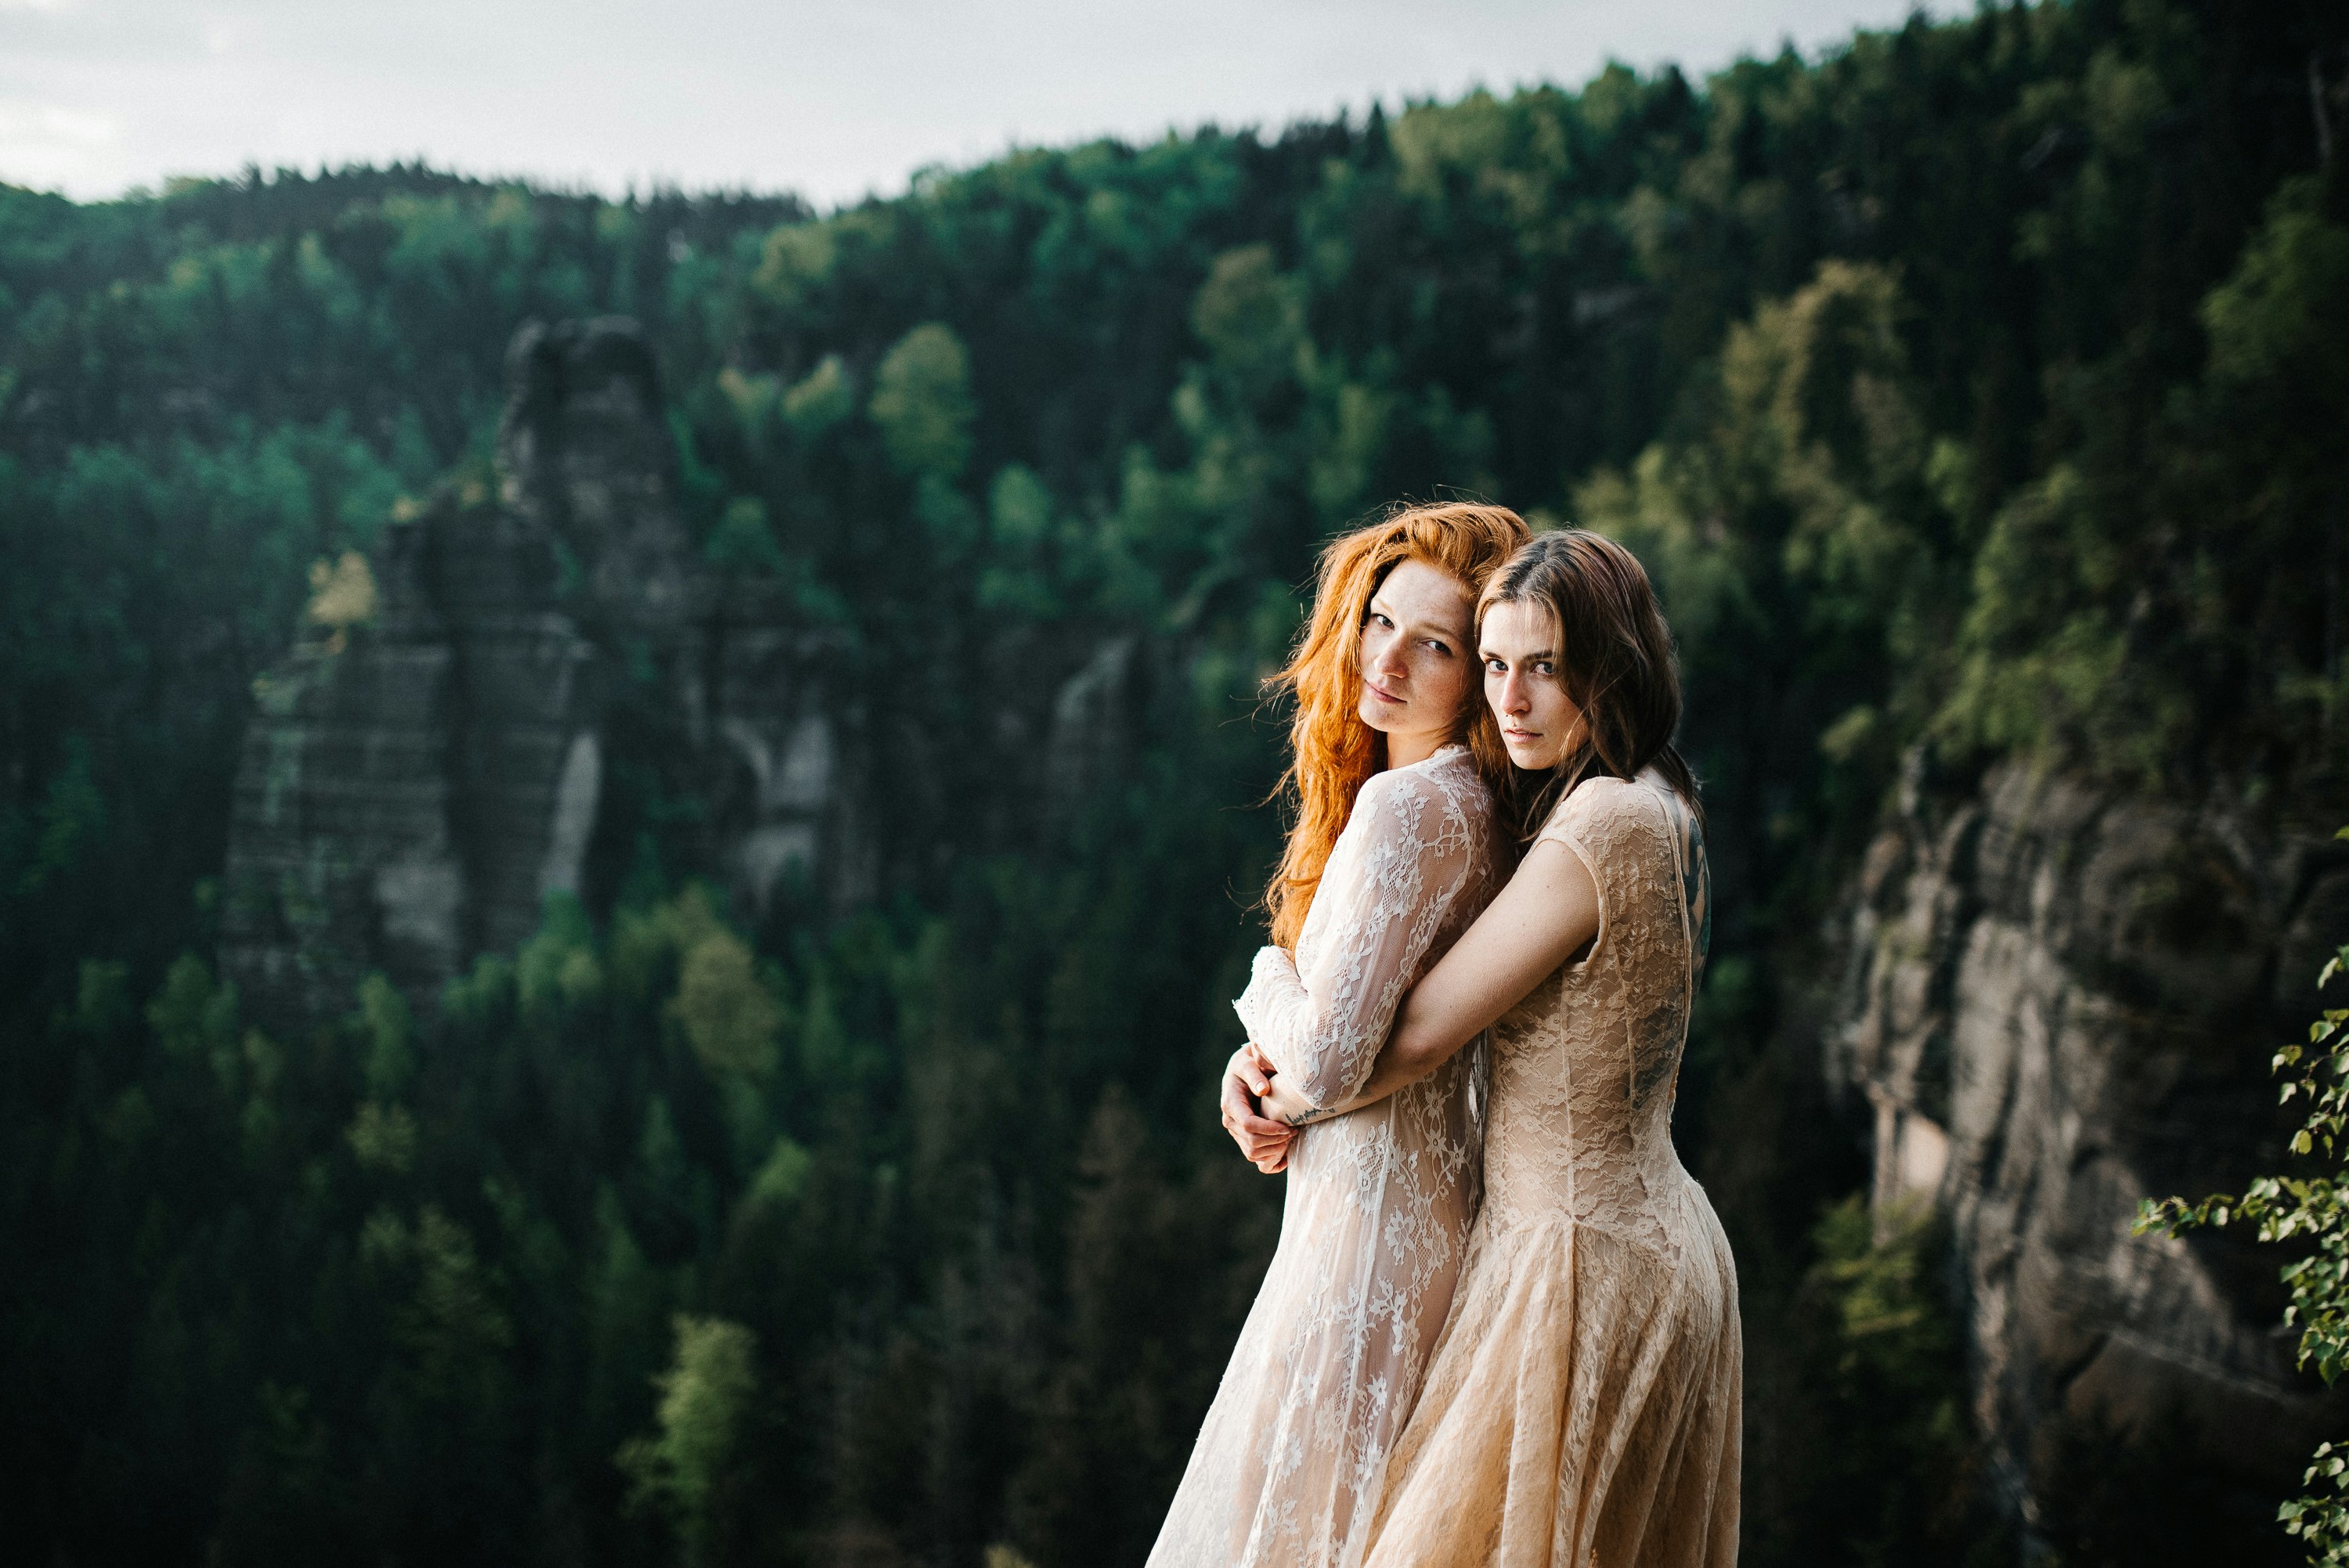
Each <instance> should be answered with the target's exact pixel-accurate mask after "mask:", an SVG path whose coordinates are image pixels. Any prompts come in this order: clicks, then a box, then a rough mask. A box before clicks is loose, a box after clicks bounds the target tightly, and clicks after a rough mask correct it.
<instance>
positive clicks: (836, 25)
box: [0, 0, 1970, 205]
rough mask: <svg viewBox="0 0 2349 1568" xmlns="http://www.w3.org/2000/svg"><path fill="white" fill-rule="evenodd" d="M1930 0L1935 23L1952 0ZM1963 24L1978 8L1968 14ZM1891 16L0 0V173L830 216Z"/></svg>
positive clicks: (1792, 2) (96, 193) (1797, 8)
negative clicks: (312, 185) (1116, 144)
mask: <svg viewBox="0 0 2349 1568" xmlns="http://www.w3.org/2000/svg"><path fill="white" fill-rule="evenodd" d="M1956 8H1958V7H1954V6H1952V5H1950V4H1947V3H1946V0H1944V3H1941V4H1939V5H1936V6H1934V7H1933V9H1935V10H1936V11H1937V12H1938V13H1939V14H1943V15H1946V14H1949V13H1950V12H1951V10H1952V9H1956ZM1966 8H1970V6H1968V7H1966ZM1910 9H1911V5H1910V4H1909V0H1551V3H1550V4H1537V3H1534V0H1183V3H1169V0H1149V3H1142V0H1092V3H1091V4H1081V3H1077V0H959V3H947V0H837V3H834V4H829V5H808V4H803V3H802V0H764V3H761V0H657V3H655V0H222V3H220V4H209V3H206V0H0V181H7V182H9V183H12V184H17V185H30V186H35V187H37V188H41V189H45V190H61V191H66V192H67V193H68V194H71V195H74V196H77V197H83V198H90V197H101V196H111V195H115V194H118V193H119V192H120V191H124V190H126V189H128V188H129V187H131V186H137V185H148V186H153V185H158V184H160V182H161V181H162V180H163V178H164V177H165V176H167V175H171V174H226V173H233V172H235V171H236V170H239V169H241V168H243V166H244V165H245V164H246V163H248V162H253V163H258V164H260V165H261V166H262V167H263V168H264V169H267V168H274V167H277V166H280V165H290V166H293V167H296V168H301V169H305V170H315V169H317V168H318V167H319V166H321V165H322V164H324V165H330V166H331V165H337V164H341V163H344V162H348V161H355V160H374V161H386V160H392V159H405V158H415V157H418V156H421V157H424V158H426V159H429V160H431V161H432V162H433V163H435V164H438V165H441V166H444V167H450V168H454V169H458V170H464V171H467V172H470V173H477V174H487V175H505V174H523V175H530V176H533V177H535V178H538V179H541V180H547V181H557V182H562V183H566V184H573V185H581V184H585V185H592V186H594V187H596V188H597V189H600V190H604V191H613V192H617V191H621V190H624V189H626V187H627V186H629V185H630V184H631V183H634V184H636V185H638V186H644V185H648V184H651V183H653V182H655V181H662V182H668V183H675V184H681V185H684V186H687V187H688V188H702V187H709V186H750V187H753V188H756V189H760V190H764V191H775V190H792V191H799V192H801V193H802V195H805V196H807V197H809V198H811V199H812V200H813V201H817V202H819V203H821V204H825V205H829V204H832V203H835V202H840V201H853V200H854V199H855V198H857V197H859V196H861V195H863V194H864V193H865V192H867V191H881V192H884V193H887V192H891V191H899V190H902V189H904V187H905V178H906V176H907V175H908V174H909V173H910V172H911V171H912V170H915V169H916V168H919V167H921V166H922V165H925V164H929V163H947V164H952V165H964V164H969V163H975V162H978V161H980V160H984V159H987V158H988V157H991V156H993V155H994V154H996V153H998V152H1000V151H1002V150H1004V149H1005V148H1006V147H1009V146H1011V145H1014V144H1019V145H1030V146H1033V145H1057V144H1061V143H1066V142H1071V141H1075V140H1079V139H1085V138H1088V137H1092V136H1097V135H1102V134H1105V133H1106V134H1113V135H1118V136H1122V137H1125V138H1127V139H1149V138H1154V137H1156V136H1158V135H1160V134H1162V133H1164V131H1165V130H1166V129H1168V128H1169V127H1181V128H1189V127H1192V126H1196V125H1199V124H1201V123H1204V122H1206V121H1210V120H1213V121H1216V122H1217V123H1220V124H1222V125H1225V126H1226V127H1232V126H1239V125H1261V126H1266V127H1273V128H1277V127H1278V126H1280V125H1282V124H1285V123H1286V122H1288V121H1289V120H1292V119H1299V118H1302V117H1309V116H1311V117H1321V116H1327V115H1330V114H1332V113H1334V112H1335V111H1337V110H1338V109H1340V108H1350V109H1352V110H1354V111H1355V112H1357V113H1360V112H1361V111H1362V110H1364V109H1366V108H1368V106H1369V105H1370V103H1371V101H1372V100H1373V99H1379V100H1383V101H1384V102H1386V103H1387V104H1389V105H1390V106H1392V105H1393V104H1396V103H1398V102H1400V101H1402V99H1403V98H1421V97H1426V96H1429V95H1436V96H1440V97H1445V98H1449V97H1453V96H1455V95H1457V94H1459V93H1461V92H1463V91H1464V90H1466V89H1467V88H1471V87H1474V86H1477V85H1480V84H1481V85H1484V86H1486V87H1490V88H1495V89H1506V88H1510V87H1513V86H1516V85H1518V84H1520V83H1528V82H1535V81H1545V80H1547V81H1554V82H1559V83H1564V84H1574V83H1578V82H1581V81H1582V80H1584V79H1586V78H1587V77H1589V76H1590V75H1591V74H1592V73H1593V72H1594V71H1596V70H1597V69H1598V68H1599V67H1600V66H1601V65H1602V64H1604V63H1605V62H1606V61H1607V60H1608V59H1609V58H1615V59H1620V60H1624V61H1627V62H1629V63H1630V64H1633V65H1637V66H1640V67H1652V66H1655V65H1657V64H1659V63H1661V62H1662V61H1665V60H1677V61H1679V62H1680V63H1681V64H1682V67H1684V68H1688V69H1691V70H1694V71H1700V72H1701V71H1704V70H1710V69H1712V68H1714V67H1719V66H1721V65H1723V64H1726V63H1727V62H1728V61H1730V60H1732V59H1733V58H1735V57H1737V56H1738V55H1739V54H1741V53H1774V52H1775V50H1776V49H1777V47H1778V46H1779V44H1780V42H1781V41H1782V40H1785V39H1789V38H1791V39H1792V40H1793V41H1794V42H1795V44H1796V45H1797V46H1801V47H1803V48H1804V49H1805V50H1806V52H1810V51H1812V50H1815V49H1816V48H1817V47H1819V46H1822V45H1826V44H1830V43H1832V42H1834V41H1835V40H1837V39H1838V38H1840V37H1843V36H1847V35H1848V34H1849V32H1850V31H1851V30H1852V29H1853V28H1854V27H1857V26H1890V25H1896V24H1898V23H1899V21H1900V20H1901V19H1902V18H1903V17H1904V16H1905V15H1907V14H1908V12H1909V10H1910Z"/></svg>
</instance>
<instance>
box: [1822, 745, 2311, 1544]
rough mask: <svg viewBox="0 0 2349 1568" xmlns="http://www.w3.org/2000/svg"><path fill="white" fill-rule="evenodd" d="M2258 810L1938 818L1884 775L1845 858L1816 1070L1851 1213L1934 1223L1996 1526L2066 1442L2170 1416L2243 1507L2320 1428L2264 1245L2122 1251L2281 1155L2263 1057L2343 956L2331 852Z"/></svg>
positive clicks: (2297, 1460) (2057, 784)
mask: <svg viewBox="0 0 2349 1568" xmlns="http://www.w3.org/2000/svg"><path fill="white" fill-rule="evenodd" d="M2259 822H2260V819H2259V818H2258V816H2257V815H2256V814H2255V813H2254V812H2253V811H2251V810H2249V809H2248V808H2240V807H2238V808H2226V807H2217V806H2214V807H2207V808H2204V809H2200V810H2189V809H2186V808H2184V807H2180V806H2173V805H2168V804H2164V803H2161V802H2158V801H2154V800H2148V799H2142V798H2133V797H2128V796H2124V795H2118V794H2114V793H2109V792H2098V791H2095V790H2092V789H2085V788H2083V787H2080V786H2078V785H2075V784H2072V783H2067V782H2064V781H2062V780H2060V779H2038V778H2035V777H2034V776H2033V775H2032V774H2031V773H2030V772H2029V771H2027V770H2026V769H2023V768H2021V767H2019V766H2008V767H2006V768H2003V769H2000V770H1997V771H1995V772H1993V773H1992V775H1991V776H1990V778H1989V779H1987V780H1986V781H1985V783H1984V785H1983V787H1982V791H1981V792H1980V794H1979V795H1978V796H1976V797H1973V798H1971V799H1968V800H1967V801H1965V802H1964V803H1963V804H1961V805H1960V806H1958V807H1956V808H1955V809H1954V810H1949V809H1940V810H1937V809H1935V808H1934V807H1933V806H1931V805H1930V803H1928V802H1927V801H1925V800H1924V799H1922V798H1921V794H1920V791H1919V790H1918V789H1916V788H1915V787H1914V786H1913V784H1912V785H1911V786H1910V787H1909V789H1906V790H1905V791H1904V796H1903V799H1902V805H1901V810H1900V811H1899V814H1898V816H1897V820H1894V822H1893V823H1892V825H1891V826H1890V827H1889V828H1888V829H1887V830H1885V831H1884V832H1883V833H1882V834H1881V835H1880V836H1879V837H1878V840H1877V841H1876V842H1875V843H1874V845H1873V847H1872V849H1871V850H1870V851H1869V854H1868V860H1867V863H1866V870H1865V873H1864V876H1863V878H1862V881H1861V883H1860V886H1859V888H1858V896H1857V901H1856V906H1855V908H1854V910H1853V912H1852V913H1851V916H1850V925H1849V928H1848V934H1849V940H1850V952H1851V955H1852V962H1851V969H1850V975H1849V980H1848V986H1849V989H1848V991H1847V995H1846V1001H1845V1006H1844V1007H1843V1009H1842V1016H1843V1018H1844V1021H1845V1025H1844V1027H1843V1028H1842V1030H1841V1032H1840V1034H1839V1035H1838V1036H1837V1037H1836V1038H1835V1039H1834V1040H1832V1041H1831V1042H1830V1045H1829V1063H1830V1071H1831V1075H1832V1077H1833V1078H1835V1079H1836V1080H1837V1082H1839V1083H1840V1084H1841V1085H1842V1086H1844V1087H1845V1088H1846V1089H1847V1091H1850V1092H1857V1093H1858V1094H1861V1095H1864V1096H1865V1097H1866V1098H1867V1099H1868V1101H1869V1102H1870V1103H1871V1104H1872V1106H1873V1109H1874V1113H1875V1116H1874V1119H1875V1129H1876V1137H1875V1171H1876V1174H1875V1193H1874V1197H1875V1203H1876V1210H1877V1212H1878V1215H1879V1216H1881V1217H1882V1218H1883V1220H1884V1221H1885V1222H1889V1221H1890V1220H1891V1219H1892V1217H1893V1216H1894V1215H1896V1214H1897V1213H1898V1212H1899V1211H1900V1209H1901V1208H1902V1207H1903V1206H1904V1205H1914V1204H1918V1203H1921V1202H1932V1203H1935V1204H1938V1206H1939V1207H1940V1211H1941V1212H1942V1213H1943V1214H1944V1215H1945V1216H1946V1217H1947V1221H1948V1222H1949V1224H1950V1226H1951V1240H1952V1243H1953V1248H1952V1250H1953V1254H1954V1259H1955V1263H1956V1269H1957V1274H1958V1278H1957V1279H1956V1281H1955V1282H1954V1284H1955V1286H1956V1288H1957V1289H1958V1291H1959V1293H1960V1295H1961V1308H1962V1311H1961V1321H1962V1323H1963V1326H1964V1329H1965V1332H1966V1335H1967V1336H1968V1346H1969V1351H1970V1367H1971V1392H1972V1398H1973V1402H1974V1412H1973V1413H1974V1416H1975V1418H1976V1419H1977V1421H1978V1423H1979V1426H1980V1429H1981V1430H1982V1431H1983V1432H1984V1433H1985V1434H1987V1435H1988V1437H1989V1439H1990V1441H1991V1444H1992V1455H1991V1458H1992V1468H1993V1470H1994V1473H1995V1475H1996V1478H1997V1480H1999V1482H2000V1483H2001V1485H2002V1490H2003V1491H2005V1493H2006V1496H2007V1501H2009V1503H2010V1505H2011V1506H2012V1507H2013V1509H2014V1510H2015V1511H2016V1512H2017V1513H2018V1514H2019V1516H2020V1517H2021V1519H2022V1520H2023V1522H2024V1524H2025V1526H2026V1527H2028V1526H2030V1525H2031V1524H2032V1523H2033V1522H2035V1521H2036V1519H2037V1516H2038V1511H2039V1508H2040V1505H2041V1502H2042V1501H2043V1500H2044V1499H2045V1498H2047V1497H2048V1496H2050V1495H2051V1491H2052V1490H2054V1488H2055V1487H2056V1486H2057V1485H2058V1484H2059V1483H2058V1482H2057V1472H2058V1470H2060V1468H2061V1466H2062V1465H2063V1464H2064V1462H2065V1453H2066V1449H2067V1445H2069V1446H2070V1448H2071V1450H2072V1451H2073V1452H2075V1453H2076V1452H2077V1451H2078V1450H2079V1446H2080V1445H2081V1444H2083V1443H2094V1442H2101V1441H2104V1440H2106V1439H2109V1438H2111V1437H2113V1436H2116V1435H2118V1436H2120V1437H2124V1438H2126V1437H2128V1436H2130V1435H2133V1434H2135V1435H2142V1434H2146V1433H2148V1432H2150V1431H2152V1430H2154V1429H2156V1428H2158V1427H2161V1426H2163V1425H2164V1424H2165V1423H2167V1424H2168V1426H2169V1428H2170V1429H2173V1430H2175V1429H2180V1428H2181V1427H2182V1429H2184V1430H2187V1431H2189V1432H2191V1433H2193V1434H2196V1436H2194V1437H2193V1438H2192V1439H2189V1441H2190V1442H2191V1443H2193V1444H2194V1445H2196V1446H2197V1447H2198V1448H2199V1449H2200V1454H2201V1460H2200V1462H2203V1463H2207V1464H2208V1465H2209V1467H2211V1468H2212V1469H2214V1470H2218V1471H2220V1472H2222V1473H2225V1474H2230V1475H2232V1476H2234V1477H2237V1478H2239V1479H2240V1480H2241V1481H2242V1482H2243V1483H2244V1484H2245V1485H2246V1486H2247V1487H2249V1488H2253V1489H2258V1490H2260V1491H2262V1492H2263V1493H2264V1496H2265V1498H2266V1499H2267V1500H2268V1501H2266V1502H2265V1503H2264V1506H2265V1507H2268V1508H2271V1507H2272V1499H2273V1498H2274V1497H2276V1496H2278V1495H2280V1494H2281V1489H2282V1487H2283V1486H2284V1485H2286V1484H2288V1483H2289V1482H2290V1481H2292V1480H2296V1478H2297V1476H2298V1473H2299V1469H2300V1467H2301V1465H2302V1463H2304V1462H2305V1458H2306V1455H2307V1453H2308V1452H2309V1450H2310V1449H2313V1447H2314V1446H2315V1444H2316V1443H2317V1442H2318V1441H2319V1440H2320V1439H2323V1438H2326V1437H2331V1438H2335V1439H2337V1438H2338V1437H2339V1436H2340V1434H2341V1431H2342V1429H2343V1425H2344V1406H2343V1404H2342V1403H2341V1402H2340V1401H2339V1400H2336V1399H2333V1398H2328V1397H2326V1396H2324V1395H2323V1393H2322V1392H2321V1390H2320V1387H2319V1385H2318V1384H2317V1383H2316V1381H2315V1379H2314V1378H2313V1377H2310V1376H2304V1375H2302V1374H2300V1373H2297V1372H2295V1371H2294V1369H2293V1367H2292V1351H2293V1346H2294V1343H2295V1339H2296V1336H2292V1335H2290V1334H2288V1333H2286V1332H2285V1331H2284V1330H2282V1329H2281V1328H2280V1327H2279V1323H2280V1320H2281V1316H2282V1305H2283V1299H2284V1298H2283V1294H2282V1287H2281V1286H2280V1285H2279V1284H2278V1283H2277V1281H2276V1269H2277V1266H2278V1264H2279V1262H2280V1258H2279V1255H2278V1253H2276V1252H2275V1251H2274V1250H2273V1249H2269V1248H2259V1247H2255V1246H2252V1245H2250V1244H2248V1242H2249V1239H2248V1238H2246V1237H2243V1236H2241V1235H2240V1234H2239V1233H2221V1234H2220V1235H2218V1236H2215V1237H2207V1238H2197V1239H2194V1240H2191V1241H2184V1242H2179V1241H2168V1240H2159V1239H2153V1238H2132V1237H2131V1236H2130V1234H2129V1228H2130V1222H2131V1220H2132V1219H2133V1218H2134V1215H2135V1211H2136V1208H2137V1200H2138V1199H2139V1198H2140V1197H2143V1196H2159V1195H2165V1194H2169V1193H2180V1194H2188V1195H2199V1194H2201V1193H2204V1192H2208V1191H2214V1190H2240V1183H2241V1182H2242V1181H2244V1180H2245V1178H2246V1177H2247V1176H2249V1175H2251V1173H2253V1172H2255V1171H2261V1170H2268V1169H2273V1168H2275V1167H2276V1165H2277V1164H2278V1163H2279V1162H2280V1161H2282V1158H2283V1155H2282V1141H2283V1134H2284V1129H2285V1127H2286V1125H2287V1119H2286V1118H2284V1117H2283V1116H2282V1115H2281V1114H2280V1113H2279V1111H2278V1109H2277V1107H2276V1096H2275V1091H2274V1088H2273V1084H2272V1080H2271V1078H2270V1076H2269V1060H2270V1057H2271V1055H2272V1053H2273V1051H2274V1049H2275V1047H2277V1046H2278V1045H2279V1044H2282V1043H2283V1042H2285V1041H2287V1040H2290V1039H2294V1038H2303V1037H2305V1031H2306V1026H2307V1022H2308V1019H2309V1018H2310V1017H2311V1016H2313V1013H2314V1010H2315V1008H2316V1006H2318V997H2317V995H2316V993H2315V991H2314V989H2313V982H2314V979H2315V975H2316V972H2317V969H2318V967H2319V965H2321V964H2322V963H2323V958H2324V956H2325V955H2326V954H2328V953H2329V952H2330V951H2331V949H2332V947H2333V944H2337V943H2339V942H2340V941H2342V940H2344V938H2349V852H2344V846H2341V845H2338V844H2334V843H2333V842H2331V841H2326V840H2321V839H2316V838H2313V837H2300V838H2295V837H2292V836H2289V835H2282V834H2279V833H2276V832H2274V831H2273V830H2266V829H2262V828H2261V826H2260V825H2259ZM2336 1005H2337V1004H2336Z"/></svg>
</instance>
